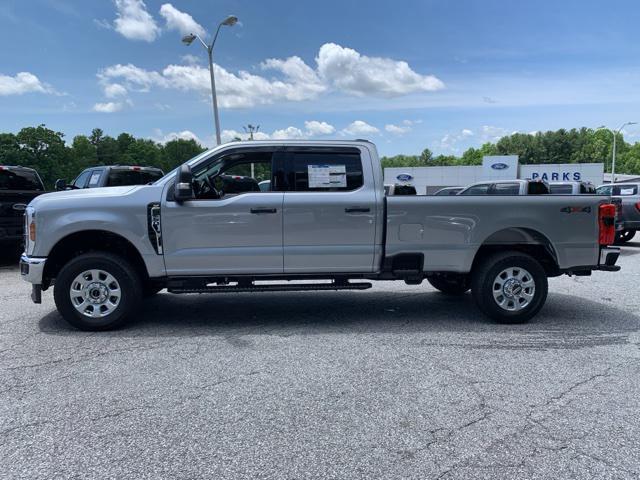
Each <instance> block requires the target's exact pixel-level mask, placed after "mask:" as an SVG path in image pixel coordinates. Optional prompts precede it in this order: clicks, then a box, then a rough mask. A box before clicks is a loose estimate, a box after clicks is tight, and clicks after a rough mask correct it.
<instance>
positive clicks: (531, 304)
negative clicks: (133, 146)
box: [21, 141, 619, 330]
mask: <svg viewBox="0 0 640 480" xmlns="http://www.w3.org/2000/svg"><path fill="white" fill-rule="evenodd" d="M235 176H237V177H238V178H246V177H251V178H253V179H255V180H256V182H258V183H260V182H264V181H265V180H269V181H270V184H269V188H268V189H265V191H262V190H260V189H258V191H255V190H253V189H251V190H245V189H240V188H235V187H234V188H233V189H231V191H225V188H227V189H228V188H229V187H227V186H228V185H230V184H231V183H229V182H224V181H222V180H221V179H222V178H223V177H224V178H227V179H228V178H230V177H235ZM614 217H615V208H614V207H613V206H612V205H610V204H609V199H608V198H607V197H603V196H601V195H599V196H595V195H594V196H591V195H580V196H548V195H534V196H513V197H509V198H506V197H492V196H486V195H485V196H447V197H438V196H390V197H387V196H385V193H384V184H383V175H382V169H381V167H380V160H379V158H378V154H377V151H376V148H375V146H374V145H373V144H372V143H370V142H367V141H333V142H315V141H313V142H312V141H304V142H296V141H284V142H276V141H266V142H256V141H254V142H240V143H228V144H225V145H223V146H220V147H217V148H214V149H213V150H210V151H208V152H205V153H203V154H201V155H199V156H197V157H195V158H193V159H192V160H190V161H188V162H187V163H185V164H184V165H182V166H181V167H179V168H177V169H176V170H174V171H172V172H170V173H169V174H167V175H166V176H164V177H163V178H161V179H160V180H158V181H157V182H155V183H154V184H151V185H144V186H134V187H109V188H97V189H87V190H74V191H65V192H57V193H51V194H46V195H42V196H40V197H37V198H36V199H34V200H33V201H32V202H31V203H30V204H29V206H28V208H27V211H26V215H25V238H26V252H25V253H24V255H23V256H22V259H21V273H22V276H23V278H24V279H25V280H27V281H28V282H31V283H32V284H33V290H32V299H33V300H34V301H35V302H36V303H38V302H40V301H41V292H42V291H43V290H47V289H48V288H49V287H50V286H51V285H53V286H54V299H55V303H56V306H57V308H58V310H59V311H60V313H61V314H62V316H63V317H64V318H65V319H66V320H67V321H68V322H69V323H71V324H73V325H74V326H76V327H78V328H81V329H86V330H106V329H110V328H114V327H116V326H118V325H120V324H122V323H123V322H124V321H125V320H126V319H127V318H131V316H132V313H133V312H135V310H136V308H137V307H138V306H139V305H140V303H141V301H142V300H143V298H144V297H145V296H149V295H153V294H154V293H157V292H158V291H159V290H161V289H164V288H166V289H167V290H168V291H169V292H171V293H222V292H250V291H263V292H264V291H292V290H360V289H366V288H369V287H371V283H369V282H368V280H402V281H404V282H406V283H408V284H411V285H414V284H415V285H417V284H420V283H421V282H422V281H423V280H424V279H426V280H427V281H429V283H431V285H433V286H434V287H435V288H436V289H438V290H440V291H442V292H443V293H446V294H451V295H455V294H463V293H465V292H467V291H468V290H471V291H472V294H473V297H474V299H475V301H476V303H477V305H478V307H479V308H480V310H481V311H482V312H484V313H485V314H486V315H488V316H489V317H492V318H494V319H496V320H498V321H501V322H507V323H516V322H523V321H526V320H528V319H530V318H531V317H533V316H534V315H535V314H536V313H537V312H538V311H539V310H540V308H541V307H542V306H543V304H544V302H545V299H546V296H547V278H548V277H553V276H557V275H561V274H573V275H589V274H590V273H591V271H592V270H608V271H616V270H618V269H619V267H617V266H616V265H615V262H616V260H617V258H618V255H619V249H618V248H615V247H610V246H609V245H611V244H612V243H613V240H614V234H615V232H614V222H615V218H614ZM427 313H428V307H425V314H427Z"/></svg>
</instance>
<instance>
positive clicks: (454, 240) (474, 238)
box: [385, 195, 610, 272]
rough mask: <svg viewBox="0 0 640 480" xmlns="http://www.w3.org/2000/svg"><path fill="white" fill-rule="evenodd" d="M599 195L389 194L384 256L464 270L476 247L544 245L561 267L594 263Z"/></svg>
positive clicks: (433, 268) (427, 267)
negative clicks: (413, 256)
mask: <svg viewBox="0 0 640 480" xmlns="http://www.w3.org/2000/svg"><path fill="white" fill-rule="evenodd" d="M609 200H610V199H609V197H605V196H602V195H553V196H552V195H539V196H533V195H530V196H509V197H504V196H447V197H437V196H401V197H387V224H386V239H385V240H386V247H385V249H386V250H385V256H386V257H393V256H395V255H398V254H402V253H422V254H423V255H424V270H425V271H451V272H468V271H470V270H471V266H472V263H473V259H474V257H475V254H476V252H477V251H478V249H479V248H480V247H481V246H483V245H499V244H504V243H510V244H514V243H518V244H540V243H542V244H545V245H548V247H549V248H550V249H551V250H552V252H553V255H555V257H556V259H557V262H558V266H559V267H560V269H571V268H572V267H580V266H588V265H597V264H598V256H599V245H598V207H599V205H600V204H602V203H607V202H609Z"/></svg>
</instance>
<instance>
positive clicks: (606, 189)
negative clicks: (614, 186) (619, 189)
mask: <svg viewBox="0 0 640 480" xmlns="http://www.w3.org/2000/svg"><path fill="white" fill-rule="evenodd" d="M596 194H598V195H611V186H610V185H605V186H602V187H598V188H596Z"/></svg>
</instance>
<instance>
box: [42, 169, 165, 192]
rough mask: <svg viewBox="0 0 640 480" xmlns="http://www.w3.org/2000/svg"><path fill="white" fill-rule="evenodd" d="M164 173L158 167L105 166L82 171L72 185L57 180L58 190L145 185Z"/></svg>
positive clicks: (56, 186)
mask: <svg viewBox="0 0 640 480" xmlns="http://www.w3.org/2000/svg"><path fill="white" fill-rule="evenodd" d="M163 176H164V172H163V171H162V170H160V169H159V168H156V167H135V166H129V165H103V166H99V167H91V168H87V169H85V170H83V171H82V173H81V174H80V175H78V176H77V177H76V179H75V180H74V181H73V182H72V183H71V184H70V185H67V182H66V181H65V180H63V179H61V178H60V179H58V180H56V185H55V188H56V190H75V189H78V188H97V187H121V186H124V185H145V184H147V183H150V182H155V181H156V180H158V179H160V178H162V177H163Z"/></svg>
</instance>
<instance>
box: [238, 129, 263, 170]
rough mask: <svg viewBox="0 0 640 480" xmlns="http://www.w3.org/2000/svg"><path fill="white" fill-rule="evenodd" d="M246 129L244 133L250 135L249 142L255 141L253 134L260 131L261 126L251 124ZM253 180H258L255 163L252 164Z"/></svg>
mask: <svg viewBox="0 0 640 480" xmlns="http://www.w3.org/2000/svg"><path fill="white" fill-rule="evenodd" d="M242 128H244V131H245V132H246V133H248V134H249V140H253V134H254V133H257V132H258V130H260V125H251V124H250V123H249V124H248V125H247V126H246V127H244V126H243V127H242ZM251 178H256V175H255V170H254V166H253V163H252V164H251Z"/></svg>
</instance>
